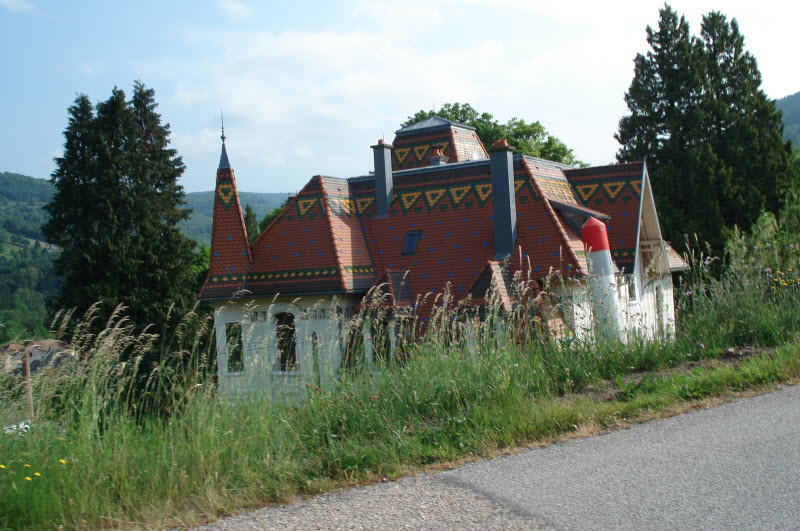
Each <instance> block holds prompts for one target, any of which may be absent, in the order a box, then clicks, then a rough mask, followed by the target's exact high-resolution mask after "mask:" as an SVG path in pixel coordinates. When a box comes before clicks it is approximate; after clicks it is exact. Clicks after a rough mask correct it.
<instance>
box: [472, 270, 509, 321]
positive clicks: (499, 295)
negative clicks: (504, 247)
mask: <svg viewBox="0 0 800 531" xmlns="http://www.w3.org/2000/svg"><path fill="white" fill-rule="evenodd" d="M469 293H470V295H471V296H472V302H473V303H475V304H478V305H485V304H487V296H489V295H490V294H491V295H492V296H493V297H496V299H497V302H499V303H500V305H501V307H502V308H503V310H505V311H511V309H512V308H513V304H514V302H515V301H516V300H517V297H516V292H515V290H514V282H513V278H512V276H511V271H510V270H509V268H508V266H507V264H504V263H503V262H499V261H497V260H489V261H488V262H486V266H485V267H484V269H483V271H482V272H481V274H480V275H478V278H476V279H475V282H474V283H473V284H472V286H470V288H469Z"/></svg>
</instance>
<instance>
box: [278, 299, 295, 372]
mask: <svg viewBox="0 0 800 531" xmlns="http://www.w3.org/2000/svg"><path fill="white" fill-rule="evenodd" d="M275 327H276V329H277V340H278V341H277V346H278V370H279V371H281V372H290V371H296V370H297V341H296V339H295V335H296V333H295V327H294V315H292V314H291V313H289V312H281V313H278V314H275Z"/></svg>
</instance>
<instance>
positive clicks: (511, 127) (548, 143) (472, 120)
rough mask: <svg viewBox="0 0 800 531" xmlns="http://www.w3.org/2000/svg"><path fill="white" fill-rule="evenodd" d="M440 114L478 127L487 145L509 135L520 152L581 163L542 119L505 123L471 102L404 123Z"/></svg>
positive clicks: (422, 113) (448, 105)
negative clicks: (478, 109)
mask: <svg viewBox="0 0 800 531" xmlns="http://www.w3.org/2000/svg"><path fill="white" fill-rule="evenodd" d="M431 116H439V117H441V118H445V119H447V120H450V121H452V122H456V123H460V124H464V125H469V126H472V127H474V128H475V132H476V133H477V134H478V138H480V139H481V142H483V145H484V146H486V147H491V146H492V145H493V144H494V141H495V140H499V139H501V138H505V139H507V140H508V143H509V144H510V145H511V146H512V147H513V148H514V149H515V150H516V151H518V152H520V153H523V154H525V155H530V156H532V157H539V158H543V159H547V160H552V161H555V162H562V163H564V164H570V165H575V164H580V161H579V160H577V159H576V158H575V156H574V155H573V153H572V150H571V149H569V148H568V147H567V146H566V145H565V144H564V143H563V142H561V141H560V140H559V139H558V138H556V137H554V136H552V135H551V134H550V133H548V132H547V130H546V129H545V128H544V126H543V125H542V124H540V123H539V122H532V123H526V122H525V120H521V119H519V118H511V119H510V120H509V121H508V123H506V124H501V123H499V122H498V121H497V120H495V119H494V116H492V115H491V114H489V113H485V112H484V113H479V112H478V111H476V110H475V109H473V108H472V106H471V105H470V104H469V103H445V104H444V105H442V107H441V108H440V109H439V110H436V111H434V110H433V109H431V110H430V111H424V110H420V111H417V112H416V114H414V116H409V117H408V119H407V120H406V121H405V122H403V123H402V124H401V127H406V126H408V125H411V124H415V123H417V122H419V121H422V120H424V119H425V118H430V117H431Z"/></svg>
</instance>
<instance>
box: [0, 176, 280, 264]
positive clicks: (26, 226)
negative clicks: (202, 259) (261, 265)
mask: <svg viewBox="0 0 800 531" xmlns="http://www.w3.org/2000/svg"><path fill="white" fill-rule="evenodd" d="M54 191H55V190H54V188H53V185H52V184H50V181H46V180H44V179H35V178H33V177H28V176H27V175H20V174H18V173H9V172H0V252H2V242H10V241H11V237H12V236H15V239H16V240H17V243H19V244H22V242H23V241H27V240H40V241H41V240H44V236H42V233H41V229H40V227H41V225H42V223H44V220H45V212H44V210H42V207H43V206H44V205H46V204H47V203H49V202H50V198H51V197H52V196H53V193H54ZM287 197H289V194H288V193H286V194H278V193H263V194H259V193H253V192H241V193H239V199H240V200H241V202H242V208H244V206H245V205H246V204H249V205H250V206H251V207H252V209H253V211H254V212H255V213H256V217H258V219H259V221H260V220H261V218H263V217H264V214H266V213H267V212H269V211H270V210H272V209H274V208H275V207H277V206H280V205H281V203H283V202H284V201H285V200H286V198H287ZM185 208H191V209H192V211H193V212H192V216H191V217H190V218H189V219H188V220H187V221H184V222H183V223H181V230H183V233H184V234H185V235H186V236H188V237H189V238H192V239H193V240H195V241H196V242H198V243H206V244H208V243H210V242H211V218H212V217H213V214H214V192H192V193H190V194H186V206H185ZM20 238H22V239H20Z"/></svg>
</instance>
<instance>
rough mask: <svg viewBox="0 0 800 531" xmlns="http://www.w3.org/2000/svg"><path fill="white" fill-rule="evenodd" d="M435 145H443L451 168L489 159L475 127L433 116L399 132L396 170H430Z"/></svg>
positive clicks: (396, 147)
mask: <svg viewBox="0 0 800 531" xmlns="http://www.w3.org/2000/svg"><path fill="white" fill-rule="evenodd" d="M433 144H441V145H442V152H443V154H444V156H446V157H449V159H450V160H449V161H448V162H449V163H451V164H452V163H454V162H465V161H468V160H480V159H485V158H487V157H488V153H487V152H486V149H485V148H484V146H483V144H482V143H481V141H480V139H479V138H478V134H477V133H476V132H475V128H474V127H469V126H466V125H462V124H457V123H455V122H451V121H450V120H446V119H444V118H440V117H438V116H432V117H430V118H426V119H425V120H422V121H421V122H417V123H416V124H412V125H409V126H408V127H404V128H403V129H400V130H398V131H397V136H396V137H395V139H394V143H393V144H392V145H393V146H394V149H393V150H392V170H393V171H398V170H407V169H411V168H420V167H425V166H428V157H430V156H431V154H432V151H433Z"/></svg>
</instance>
